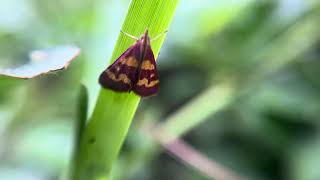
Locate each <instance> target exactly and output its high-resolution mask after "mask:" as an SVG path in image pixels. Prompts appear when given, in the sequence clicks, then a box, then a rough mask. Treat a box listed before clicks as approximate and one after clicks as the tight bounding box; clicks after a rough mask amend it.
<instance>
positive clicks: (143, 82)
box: [137, 78, 159, 88]
mask: <svg viewBox="0 0 320 180" xmlns="http://www.w3.org/2000/svg"><path fill="white" fill-rule="evenodd" d="M158 83H159V80H154V81H151V82H150V83H149V81H148V79H147V78H143V79H140V80H139V81H138V83H137V85H138V86H145V87H147V88H150V87H153V86H155V85H157V84H158Z"/></svg>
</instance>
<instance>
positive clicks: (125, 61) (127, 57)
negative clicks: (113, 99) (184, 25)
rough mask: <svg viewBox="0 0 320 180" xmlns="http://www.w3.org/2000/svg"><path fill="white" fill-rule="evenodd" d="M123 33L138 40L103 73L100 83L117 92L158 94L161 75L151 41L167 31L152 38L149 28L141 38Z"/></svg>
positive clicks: (140, 94) (141, 94)
mask: <svg viewBox="0 0 320 180" xmlns="http://www.w3.org/2000/svg"><path fill="white" fill-rule="evenodd" d="M123 33H124V34H125V35H127V36H129V37H130V38H133V39H135V40H136V42H135V43H134V44H133V45H132V46H130V47H129V48H128V49H127V50H126V51H125V52H124V53H123V54H122V55H121V56H120V57H119V58H118V59H117V60H116V61H115V62H114V63H113V64H111V65H110V66H109V67H108V68H107V69H106V70H104V71H103V72H102V73H101V75H100V78H99V83H100V85H101V86H102V87H103V88H107V89H111V90H114V91H117V92H130V91H133V92H134V93H135V94H137V95H139V96H141V97H147V96H152V95H155V94H157V92H158V91H159V77H158V76H159V75H158V70H157V65H156V61H155V59H154V55H153V52H152V49H151V45H150V43H151V42H152V41H154V40H155V39H157V38H158V37H160V36H161V35H163V34H164V33H166V32H164V33H161V34H159V35H158V36H156V37H155V38H153V39H151V40H150V37H149V34H148V29H147V30H146V31H145V32H144V34H143V35H142V36H141V37H140V38H137V37H135V36H133V35H130V34H128V33H125V32H123Z"/></svg>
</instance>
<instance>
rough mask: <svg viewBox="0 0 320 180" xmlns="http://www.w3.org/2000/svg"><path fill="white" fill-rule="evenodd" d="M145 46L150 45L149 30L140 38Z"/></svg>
mask: <svg viewBox="0 0 320 180" xmlns="http://www.w3.org/2000/svg"><path fill="white" fill-rule="evenodd" d="M138 41H140V43H141V44H142V45H143V46H149V45H150V37H149V34H148V30H146V32H145V33H144V34H143V35H142V36H141V37H140V39H139V40H138Z"/></svg>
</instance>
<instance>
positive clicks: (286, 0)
mask: <svg viewBox="0 0 320 180" xmlns="http://www.w3.org/2000/svg"><path fill="white" fill-rule="evenodd" d="M129 2H130V1H129V0H120V1H119V0H94V1H92V0H55V1H48V0H47V1H43V0H24V1H21V0H0V67H1V68H6V67H13V66H19V65H21V64H24V63H27V57H28V52H29V51H31V50H33V49H39V48H40V49H42V48H46V47H54V46H59V45H62V44H70V43H71V44H76V45H77V46H79V47H80V48H81V50H82V52H81V55H80V56H79V57H78V58H77V59H76V60H75V61H74V62H73V63H72V65H71V66H70V67H69V69H67V70H66V71H63V72H58V73H54V74H53V73H52V74H49V75H46V76H41V77H38V78H35V79H32V80H28V81H14V82H8V80H3V79H0V179H1V180H2V179H4V180H20V179H24V180H55V179H61V177H63V176H66V174H67V171H68V168H69V162H70V158H71V153H72V145H73V133H74V127H75V126H74V124H75V123H74V121H75V116H76V106H77V95H78V90H79V85H80V83H84V84H85V85H86V86H87V87H88V89H89V93H90V94H89V98H90V106H89V107H90V108H89V112H91V111H92V109H93V106H94V104H95V101H96V98H97V97H96V96H97V93H98V90H99V88H100V87H99V84H98V83H97V79H98V76H99V74H100V73H101V72H102V71H103V70H104V69H105V68H106V66H107V64H108V63H109V62H108V61H107V60H108V59H109V57H110V56H111V53H112V50H113V46H114V44H115V42H116V38H117V35H118V34H119V31H120V27H121V24H122V22H123V19H124V17H125V15H126V10H127V8H128V6H129ZM319 32H320V2H319V1H318V0H225V1H221V0H199V1H198V0H188V1H181V2H180V4H179V6H178V9H177V13H176V15H175V18H174V21H173V24H172V26H171V28H170V29H169V32H168V34H167V38H166V41H165V43H164V46H163V47H162V49H161V53H160V56H159V58H158V60H157V63H158V68H159V73H160V81H161V90H160V93H159V95H158V96H155V97H152V98H147V99H143V100H142V102H141V103H140V106H139V108H138V111H137V113H136V116H135V120H134V123H133V125H132V127H131V129H130V132H129V135H128V138H127V140H126V142H125V144H124V147H123V148H122V151H121V157H120V160H119V161H118V163H117V167H116V168H115V172H114V176H115V179H130V180H143V179H145V180H151V179H152V180H158V179H159V180H160V179H161V180H163V179H168V180H171V179H174V180H202V179H208V178H207V177H205V176H203V175H201V174H200V173H198V172H197V171H194V170H193V169H191V168H190V167H187V166H185V165H183V164H182V163H180V162H179V161H176V160H175V159H174V158H172V156H170V155H168V154H167V153H165V151H163V149H162V148H161V147H160V146H157V145H156V144H154V143H151V142H150V141H149V140H147V139H145V136H148V134H144V133H142V130H141V129H143V128H145V127H146V126H147V125H148V124H150V123H151V124H157V123H159V122H162V121H163V120H164V119H166V118H167V117H169V116H170V115H174V114H175V113H176V111H177V110H178V109H179V108H181V107H183V106H184V105H185V104H187V103H189V102H193V99H194V98H195V97H197V96H198V95H201V94H203V92H205V91H206V89H208V88H212V87H219V86H222V85H223V84H226V83H227V84H230V85H231V87H232V88H233V89H232V90H233V91H232V92H233V93H232V94H231V96H232V98H230V99H228V102H227V103H226V102H216V99H210V98H209V99H206V101H207V102H209V103H210V102H213V103H226V104H227V105H226V106H223V109H222V110H220V111H218V112H216V111H215V110H212V113H209V114H210V116H209V117H206V118H205V120H203V121H202V122H201V123H199V124H198V125H197V126H195V127H194V128H192V130H191V131H188V132H187V133H186V134H184V136H183V137H182V138H183V139H184V140H185V141H186V142H187V143H189V144H190V145H192V146H193V147H194V148H196V149H197V150H199V151H200V152H201V153H203V154H205V155H207V156H208V157H209V158H210V159H212V160H214V161H216V162H218V163H220V164H222V165H223V166H224V167H226V168H227V169H230V170H232V171H233V172H236V173H237V174H240V175H241V176H243V177H246V178H248V179H257V180H260V179H261V180H264V179H265V180H269V179H274V180H318V179H320V156H319V154H320V133H319V132H320V131H319V128H320V123H319V118H320V93H319V92H320V78H319V77H320V59H319V58H320V33H319ZM129 33H130V32H129ZM137 36H138V35H137ZM194 109H195V110H194V112H193V113H198V114H201V113H204V112H206V113H207V112H210V111H211V109H205V108H203V109H201V107H200V108H199V107H195V108H194ZM202 111H203V112H202ZM195 121H196V119H195Z"/></svg>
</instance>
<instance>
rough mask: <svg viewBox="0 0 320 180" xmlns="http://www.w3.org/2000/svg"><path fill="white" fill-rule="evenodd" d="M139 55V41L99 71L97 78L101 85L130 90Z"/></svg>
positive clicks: (134, 77) (113, 88) (135, 76)
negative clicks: (103, 69)
mask: <svg viewBox="0 0 320 180" xmlns="http://www.w3.org/2000/svg"><path fill="white" fill-rule="evenodd" d="M139 56H140V43H139V42H137V43H135V44H134V45H132V46H131V47H130V48H128V49H127V50H126V51H125V52H124V53H123V54H122V55H121V56H120V57H119V58H118V59H117V60H116V61H115V62H114V63H113V64H111V65H110V66H109V67H108V68H107V69H106V70H105V71H103V72H102V73H101V75H100V78H99V83H100V84H101V86H102V87H104V88H109V89H112V90H114V91H120V92H125V91H130V90H131V89H132V88H133V83H134V82H136V81H137V68H138V67H139V61H138V57H139Z"/></svg>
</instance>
